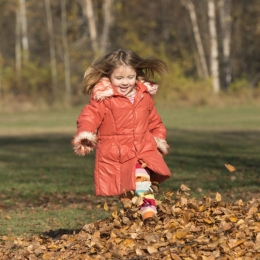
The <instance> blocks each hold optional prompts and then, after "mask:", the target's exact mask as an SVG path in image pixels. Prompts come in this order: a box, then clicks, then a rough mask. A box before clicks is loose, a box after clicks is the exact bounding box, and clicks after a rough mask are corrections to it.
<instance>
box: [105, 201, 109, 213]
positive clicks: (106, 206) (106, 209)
mask: <svg viewBox="0 0 260 260" xmlns="http://www.w3.org/2000/svg"><path fill="white" fill-rule="evenodd" d="M104 210H105V211H108V205H107V202H106V201H105V203H104Z"/></svg>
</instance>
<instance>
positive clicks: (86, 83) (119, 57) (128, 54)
mask: <svg viewBox="0 0 260 260" xmlns="http://www.w3.org/2000/svg"><path fill="white" fill-rule="evenodd" d="M121 65H127V66H131V67H132V68H133V69H134V70H135V71H136V78H138V79H139V78H141V79H142V80H147V81H149V80H150V79H153V78H154V76H155V74H158V75H160V76H163V74H164V73H165V72H166V71H167V65H166V64H165V62H164V61H162V60H160V59H157V58H154V57H148V58H145V59H143V58H141V57H140V56H139V55H138V54H136V53H135V52H133V51H131V50H123V49H118V50H115V51H113V52H110V53H108V54H106V55H105V56H103V57H101V58H99V59H96V60H94V62H93V63H92V64H91V65H90V66H89V68H88V69H87V70H86V72H85V74H84V80H83V93H84V94H90V92H91V90H92V88H93V87H94V86H95V84H96V83H97V82H98V81H99V80H100V78H102V77H110V76H111V74H112V73H113V71H114V70H115V69H116V68H118V67H120V66H121Z"/></svg>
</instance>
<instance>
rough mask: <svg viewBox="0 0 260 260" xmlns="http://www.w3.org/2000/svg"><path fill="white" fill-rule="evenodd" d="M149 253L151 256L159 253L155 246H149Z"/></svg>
mask: <svg viewBox="0 0 260 260" xmlns="http://www.w3.org/2000/svg"><path fill="white" fill-rule="evenodd" d="M147 251H148V252H149V254H154V253H156V252H158V250H157V248H155V247H154V246H148V247H147Z"/></svg>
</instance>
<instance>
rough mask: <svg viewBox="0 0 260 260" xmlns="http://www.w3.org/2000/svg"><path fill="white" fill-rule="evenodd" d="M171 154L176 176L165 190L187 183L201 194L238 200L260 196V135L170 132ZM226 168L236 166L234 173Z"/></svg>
mask: <svg viewBox="0 0 260 260" xmlns="http://www.w3.org/2000/svg"><path fill="white" fill-rule="evenodd" d="M168 142H169V144H170V146H171V152H170V154H169V155H168V156H167V157H165V159H166V161H167V164H168V166H169V167H170V168H171V171H172V173H173V176H172V178H171V179H170V180H169V181H168V182H165V183H164V184H163V187H166V188H174V189H177V188H178V187H179V185H180V184H182V183H184V184H186V185H187V186H189V187H190V188H191V190H193V191H195V192H197V191H198V190H203V191H204V192H203V194H206V193H210V192H223V193H228V194H229V195H231V196H234V197H236V198H243V197H248V195H247V194H246V193H248V192H249V193H250V192H252V193H254V192H258V189H259V185H260V178H259V176H260V175H259V174H260V146H259V143H260V135H259V132H258V131H243V132H230V131H227V132H213V131H210V132H206V131H205V132H204V131H187V130H184V131H179V130H178V131H175V130H169V131H168ZM225 164H231V165H233V166H235V168H236V171H235V172H233V173H231V172H229V171H228V170H227V169H226V168H225Z"/></svg>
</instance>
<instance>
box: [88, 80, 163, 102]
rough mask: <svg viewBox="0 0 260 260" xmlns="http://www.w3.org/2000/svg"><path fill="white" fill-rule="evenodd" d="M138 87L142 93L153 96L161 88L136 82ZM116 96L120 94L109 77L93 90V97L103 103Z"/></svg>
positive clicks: (147, 83)
mask: <svg viewBox="0 0 260 260" xmlns="http://www.w3.org/2000/svg"><path fill="white" fill-rule="evenodd" d="M136 85H137V87H138V88H139V89H140V90H141V91H142V92H149V93H150V94H151V95H155V94H156V92H157V89H158V87H159V86H158V85H157V84H156V83H153V82H148V81H146V82H145V81H143V80H136ZM114 95H120V94H119V93H118V92H117V91H116V89H115V88H114V86H113V85H112V83H111V81H110V80H109V78H107V77H103V78H101V79H100V80H99V81H98V83H97V84H96V85H95V86H94V88H93V90H92V97H93V98H94V99H95V100H97V101H102V100H104V99H106V98H109V97H112V96H114Z"/></svg>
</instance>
